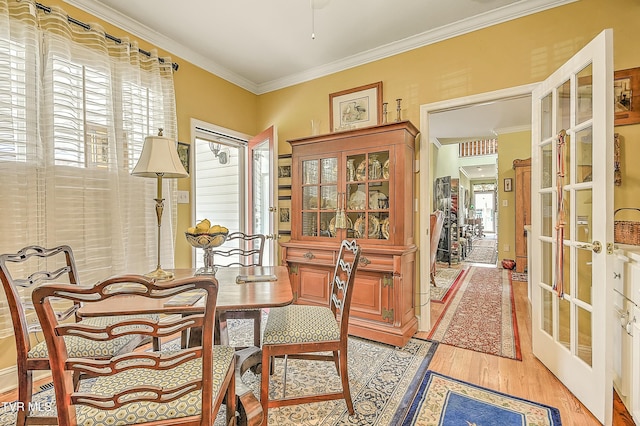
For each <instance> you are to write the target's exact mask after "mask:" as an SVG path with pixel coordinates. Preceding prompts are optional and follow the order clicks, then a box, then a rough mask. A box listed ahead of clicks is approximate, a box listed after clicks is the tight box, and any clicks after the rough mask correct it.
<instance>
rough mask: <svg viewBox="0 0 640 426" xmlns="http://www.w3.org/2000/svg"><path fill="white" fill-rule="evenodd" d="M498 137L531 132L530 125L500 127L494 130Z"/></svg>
mask: <svg viewBox="0 0 640 426" xmlns="http://www.w3.org/2000/svg"><path fill="white" fill-rule="evenodd" d="M494 130H495V132H496V133H497V134H498V135H505V134H508V133H519V132H528V131H531V125H530V124H529V125H523V126H511V127H501V128H499V129H494Z"/></svg>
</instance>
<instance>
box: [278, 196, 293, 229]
mask: <svg viewBox="0 0 640 426" xmlns="http://www.w3.org/2000/svg"><path fill="white" fill-rule="evenodd" d="M283 231H284V232H289V233H290V232H291V196H280V197H278V232H279V233H281V234H283V233H284V232H283Z"/></svg>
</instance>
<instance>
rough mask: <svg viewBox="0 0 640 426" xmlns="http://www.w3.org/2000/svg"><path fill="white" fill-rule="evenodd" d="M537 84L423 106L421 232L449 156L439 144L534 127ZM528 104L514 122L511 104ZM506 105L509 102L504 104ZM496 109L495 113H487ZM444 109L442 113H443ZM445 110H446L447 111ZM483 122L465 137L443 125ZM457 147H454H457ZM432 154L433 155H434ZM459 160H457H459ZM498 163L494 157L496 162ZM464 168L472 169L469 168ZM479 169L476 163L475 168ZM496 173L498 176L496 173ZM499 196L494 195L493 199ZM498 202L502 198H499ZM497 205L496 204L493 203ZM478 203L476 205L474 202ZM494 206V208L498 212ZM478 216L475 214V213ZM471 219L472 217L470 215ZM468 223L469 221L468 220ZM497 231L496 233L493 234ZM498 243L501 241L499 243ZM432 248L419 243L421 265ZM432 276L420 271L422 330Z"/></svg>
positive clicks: (427, 263) (472, 125) (465, 126)
mask: <svg viewBox="0 0 640 426" xmlns="http://www.w3.org/2000/svg"><path fill="white" fill-rule="evenodd" d="M534 87H535V85H524V86H518V87H513V88H509V89H503V90H498V91H494V92H489V93H483V94H479V95H472V96H466V97H462V98H456V99H450V100H446V101H441V102H435V103H431V104H427V105H422V106H421V107H420V130H421V132H422V138H421V142H420V143H421V145H420V171H421V173H420V176H419V181H420V188H421V194H420V206H419V223H420V227H421V228H423V230H421V231H420V232H421V235H429V229H428V228H427V227H428V226H429V223H430V219H429V215H430V214H431V212H432V211H433V210H434V207H435V205H434V194H433V191H434V190H435V188H434V181H435V179H436V177H438V174H436V169H437V168H438V167H439V166H442V165H444V164H447V163H448V160H446V159H440V158H435V155H436V153H437V151H438V149H439V148H441V147H443V146H446V145H447V144H454V143H459V142H460V141H462V140H471V139H472V138H473V139H478V136H482V137H483V138H485V137H489V138H495V137H497V135H498V134H499V131H500V130H501V129H502V130H504V129H508V128H509V127H513V128H518V127H519V128H520V129H522V127H523V126H524V125H526V126H527V129H530V128H531V114H530V105H531V93H532V91H533V88H534ZM519 103H522V104H528V105H529V114H528V115H527V117H526V122H525V121H523V122H515V120H516V118H515V116H514V113H515V112H516V111H518V108H515V107H512V106H513V105H514V104H519ZM505 106H507V107H506V108H505ZM498 107H500V108H499V110H500V112H497V111H496V110H495V108H498ZM492 109H493V113H492V114H490V115H488V114H487V112H490V111H491V110H492ZM441 113H442V114H441ZM445 113H446V114H445ZM434 118H442V120H438V121H436V120H434ZM509 121H510V123H509ZM481 126H484V127H485V129H487V131H486V132H483V133H482V134H479V133H474V134H472V135H467V136H466V137H458V138H455V139H453V140H452V139H451V138H449V137H450V136H452V135H447V134H446V133H441V132H440V131H441V130H443V129H455V128H459V129H461V130H463V129H472V130H477V129H479V128H480V127H481ZM454 149H455V148H454ZM432 156H433V158H432ZM456 162H457V160H456ZM493 164H494V165H495V160H494V162H493ZM466 166H467V165H465V169H464V170H465V171H467V170H469V169H467V168H466ZM456 167H457V168H456V173H459V172H458V170H459V168H458V166H456ZM475 169H476V170H477V166H476V168H475ZM495 176H498V174H497V173H496V174H495ZM491 183H493V184H494V185H495V187H496V188H497V187H498V185H497V180H496V178H494V179H493V181H492V182H491ZM468 199H469V205H470V204H471V200H472V199H473V198H472V191H471V190H469V198H468ZM496 200H497V197H496V198H495V199H494V203H495V201H496ZM498 202H499V201H498ZM494 206H495V204H494ZM474 207H475V205H474ZM495 210H496V209H495V207H494V212H495ZM473 219H475V216H474V217H473ZM471 220H472V219H471ZM499 223H500V218H499V215H498V214H497V212H495V213H494V220H493V226H494V228H495V229H498V227H499ZM465 225H467V224H466V223H465ZM494 235H495V234H494ZM498 246H499V244H498ZM430 256H431V255H430V248H429V245H428V244H420V269H421V270H429V269H430V263H431V262H430ZM430 285H431V282H430V278H429V275H428V274H420V290H419V293H420V297H421V300H420V306H421V309H420V316H419V330H421V331H428V330H430V329H431V324H432V319H431V307H430V300H429V298H430V296H429V295H430V288H429V286H430Z"/></svg>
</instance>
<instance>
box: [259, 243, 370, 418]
mask: <svg viewBox="0 0 640 426" xmlns="http://www.w3.org/2000/svg"><path fill="white" fill-rule="evenodd" d="M360 250H361V249H360V246H358V244H357V243H356V240H353V241H347V240H344V241H342V243H341V245H340V251H339V253H338V259H337V262H336V265H335V269H334V271H333V275H332V278H331V281H330V282H329V283H327V285H328V286H329V305H328V306H311V305H289V306H284V307H280V308H273V309H271V310H270V311H269V317H268V318H267V323H266V326H265V331H264V335H263V338H262V378H261V387H260V403H261V404H262V411H263V414H264V418H265V419H268V418H269V417H268V414H269V413H268V410H269V408H270V407H282V406H285V405H296V404H305V403H310V402H318V401H327V400H333V399H342V398H344V400H345V402H346V404H347V409H348V410H349V414H351V415H353V414H354V408H353V402H352V400H351V391H350V388H349V373H348V370H347V348H348V342H347V337H348V331H349V311H350V308H351V298H352V296H353V288H352V287H353V281H354V278H355V274H356V269H357V268H358V263H359V260H360ZM325 351H330V352H332V353H331V354H326V355H325V354H318V352H325ZM280 356H284V357H285V363H284V386H283V395H282V398H273V397H272V395H270V394H269V376H270V374H272V369H273V364H272V363H271V362H270V361H271V359H272V357H280ZM288 358H301V359H309V360H321V361H333V362H334V363H335V365H336V369H337V372H338V375H339V376H340V379H341V382H342V391H341V392H330V393H325V394H317V395H305V396H298V397H287V396H286V374H287V372H286V368H287V359H288Z"/></svg>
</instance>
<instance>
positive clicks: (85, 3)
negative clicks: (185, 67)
mask: <svg viewBox="0 0 640 426" xmlns="http://www.w3.org/2000/svg"><path fill="white" fill-rule="evenodd" d="M64 1H65V2H66V3H68V4H70V5H72V6H74V7H77V8H78V9H81V10H84V11H85V12H88V13H90V14H92V15H94V16H95V17H97V18H100V19H103V20H104V21H107V22H109V23H111V24H113V25H115V26H117V27H119V28H121V29H122V30H124V31H127V32H128V33H130V34H133V35H135V36H136V37H139V38H141V39H143V40H146V41H147V42H149V43H151V44H153V45H155V46H157V47H158V48H160V49H163V50H166V51H167V52H170V53H171V54H174V55H178V56H179V57H180V58H182V59H184V60H186V61H188V62H190V63H192V64H194V65H196V66H198V67H201V68H203V69H204V70H206V71H209V72H211V73H212V74H215V75H217V76H218V77H220V78H222V79H224V80H227V81H229V82H230V83H233V84H235V85H237V86H240V87H242V88H244V89H246V90H248V91H250V92H252V93H254V94H257V95H261V94H264V93H268V92H272V91H275V90H279V89H283V88H285V87H289V86H293V85H295V84H300V83H304V82H307V81H311V80H314V79H316V78H320V77H324V76H327V75H330V74H334V73H336V72H339V71H344V70H346V69H349V68H354V67H357V66H359V65H364V64H367V63H370V62H374V61H377V60H380V59H384V58H388V57H390V56H393V55H397V54H399V53H403V52H407V51H409V50H413V49H417V48H419V47H423V46H426V45H429V44H433V43H437V42H440V41H443V40H446V39H450V38H453V37H457V36H460V35H463V34H467V33H470V32H472V31H476V30H479V29H482V28H486V27H489V26H492V25H497V24H501V23H504V22H507V21H510V20H513V19H517V18H521V17H524V16H527V15H531V14H534V13H538V12H542V11H544V10H548V9H552V8H554V7H558V6H563V5H566V4H570V3H573V2H576V1H578V0H520V1H518V2H517V3H513V4H510V5H507V6H503V7H501V8H499V9H496V10H493V11H491V12H486V13H483V14H480V15H477V16H474V17H472V18H468V19H464V20H462V21H458V22H455V23H453V24H450V25H447V26H445V27H443V28H438V29H435V30H431V31H425V32H423V33H421V34H417V35H415V36H411V37H408V38H405V39H403V40H399V41H397V42H393V43H389V44H386V45H384V46H380V47H378V48H375V49H370V50H368V51H365V52H362V53H358V54H356V55H352V56H349V57H347V58H344V59H341V60H339V61H334V62H331V63H329V64H326V65H322V66H319V67H315V68H311V69H308V70H305V71H303V72H300V73H296V74H291V75H289V76H286V77H283V78H279V79H275V80H272V81H268V82H265V83H255V82H252V81H250V80H248V79H246V78H244V77H242V76H240V75H238V74H237V73H234V72H232V71H231V70H229V69H227V68H225V67H223V66H221V65H220V64H218V63H216V62H215V61H214V60H212V59H210V58H206V57H204V56H202V55H200V54H199V53H196V52H194V51H193V50H192V49H191V48H189V47H187V46H185V45H183V44H180V43H176V42H175V41H173V40H172V39H170V38H169V37H166V36H164V35H163V34H161V33H159V32H157V31H155V30H152V29H151V28H149V27H147V26H144V25H142V24H140V23H139V22H137V21H135V20H133V19H131V18H129V17H128V16H126V15H124V14H122V13H120V12H118V11H116V10H114V9H112V8H110V7H108V6H105V5H103V4H101V3H100V2H98V1H97V0H64Z"/></svg>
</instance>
